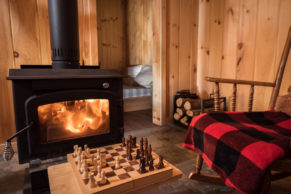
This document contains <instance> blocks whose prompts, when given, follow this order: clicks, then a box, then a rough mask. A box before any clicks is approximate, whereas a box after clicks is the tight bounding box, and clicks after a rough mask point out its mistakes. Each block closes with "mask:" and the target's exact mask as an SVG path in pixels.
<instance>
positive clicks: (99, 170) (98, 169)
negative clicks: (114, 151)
mask: <svg viewBox="0 0 291 194" xmlns="http://www.w3.org/2000/svg"><path fill="white" fill-rule="evenodd" d="M101 171H102V168H101V166H100V165H98V166H97V178H101Z"/></svg>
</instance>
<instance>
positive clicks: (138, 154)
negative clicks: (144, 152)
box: [135, 149, 140, 160]
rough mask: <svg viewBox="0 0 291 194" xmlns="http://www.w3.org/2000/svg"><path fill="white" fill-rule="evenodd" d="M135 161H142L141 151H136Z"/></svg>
mask: <svg viewBox="0 0 291 194" xmlns="http://www.w3.org/2000/svg"><path fill="white" fill-rule="evenodd" d="M135 159H136V160H137V159H140V151H139V149H137V150H136V156H135Z"/></svg>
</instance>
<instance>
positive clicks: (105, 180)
mask: <svg viewBox="0 0 291 194" xmlns="http://www.w3.org/2000/svg"><path fill="white" fill-rule="evenodd" d="M106 183H107V178H106V176H105V172H104V171H103V170H102V172H101V180H100V181H99V184H100V185H105V184H106Z"/></svg>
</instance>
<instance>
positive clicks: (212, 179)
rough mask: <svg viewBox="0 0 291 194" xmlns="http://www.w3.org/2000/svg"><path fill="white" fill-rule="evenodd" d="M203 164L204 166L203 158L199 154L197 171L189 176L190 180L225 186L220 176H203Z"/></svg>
mask: <svg viewBox="0 0 291 194" xmlns="http://www.w3.org/2000/svg"><path fill="white" fill-rule="evenodd" d="M202 164H203V158H202V156H201V155H200V154H197V158H196V167H195V171H193V172H191V173H190V174H189V176H188V178H189V179H193V180H197V181H202V182H206V183H213V184H223V182H222V181H221V179H220V177H218V176H215V175H210V174H205V175H203V174H201V172H200V171H201V169H202Z"/></svg>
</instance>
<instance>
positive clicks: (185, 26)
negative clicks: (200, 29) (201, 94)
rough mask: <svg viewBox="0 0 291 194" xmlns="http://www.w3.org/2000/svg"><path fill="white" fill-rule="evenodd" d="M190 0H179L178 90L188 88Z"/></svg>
mask: <svg viewBox="0 0 291 194" xmlns="http://www.w3.org/2000/svg"><path fill="white" fill-rule="evenodd" d="M192 6H193V4H192V0H181V1H180V21H179V23H180V25H179V26H180V31H179V45H180V46H179V90H185V89H190V71H189V70H190V69H191V68H190V65H191V41H192V38H193V34H192V32H191V20H192V19H193V18H191V17H190V16H191V12H192ZM191 73H192V72H191Z"/></svg>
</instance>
